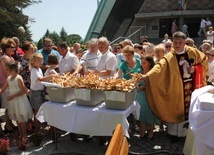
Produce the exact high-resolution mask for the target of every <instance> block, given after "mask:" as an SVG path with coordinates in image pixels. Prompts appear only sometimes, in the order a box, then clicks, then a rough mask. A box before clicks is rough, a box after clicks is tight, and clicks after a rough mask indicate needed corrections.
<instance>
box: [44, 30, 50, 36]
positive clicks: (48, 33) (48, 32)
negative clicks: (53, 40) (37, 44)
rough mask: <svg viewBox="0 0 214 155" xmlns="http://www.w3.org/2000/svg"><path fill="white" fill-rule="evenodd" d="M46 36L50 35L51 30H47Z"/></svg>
mask: <svg viewBox="0 0 214 155" xmlns="http://www.w3.org/2000/svg"><path fill="white" fill-rule="evenodd" d="M44 37H50V31H49V30H48V29H47V31H46V32H45V36H44Z"/></svg>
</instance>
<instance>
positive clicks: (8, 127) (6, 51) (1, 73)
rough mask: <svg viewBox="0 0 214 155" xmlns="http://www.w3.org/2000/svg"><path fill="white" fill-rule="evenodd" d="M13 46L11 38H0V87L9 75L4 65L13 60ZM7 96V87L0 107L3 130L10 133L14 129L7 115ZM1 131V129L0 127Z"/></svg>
mask: <svg viewBox="0 0 214 155" xmlns="http://www.w3.org/2000/svg"><path fill="white" fill-rule="evenodd" d="M15 46H16V43H15V42H14V40H13V39H12V38H3V39H2V40H1V49H2V52H3V55H2V56H1V58H0V63H1V65H0V79H1V80H0V87H2V86H3V84H4V83H5V81H6V79H7V77H8V76H9V71H8V68H7V66H6V64H7V63H9V62H15V60H14V59H13V57H12V55H13V54H14V52H15ZM7 96H9V90H8V88H7V89H6V90H5V92H4V93H3V94H2V95H1V107H2V108H3V109H5V122H6V124H5V127H4V130H5V132H7V133H12V132H13V129H15V125H14V124H13V123H12V121H11V120H10V119H9V116H8V100H7ZM0 131H1V129H0Z"/></svg>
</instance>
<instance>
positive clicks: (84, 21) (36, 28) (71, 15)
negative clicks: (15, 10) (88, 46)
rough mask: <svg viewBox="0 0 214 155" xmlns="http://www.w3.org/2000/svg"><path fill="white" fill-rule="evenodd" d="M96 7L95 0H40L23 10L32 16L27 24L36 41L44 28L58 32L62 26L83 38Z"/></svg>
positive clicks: (42, 33)
mask: <svg viewBox="0 0 214 155" xmlns="http://www.w3.org/2000/svg"><path fill="white" fill-rule="evenodd" d="M96 9H97V0H60V1H59V0H42V3H39V4H34V5H31V6H29V7H28V8H26V9H25V10H23V13H24V14H25V15H28V16H29V17H30V18H34V20H35V21H36V22H35V23H32V24H29V26H30V30H31V31H32V34H33V36H32V39H33V41H38V40H39V39H40V38H41V37H43V35H44V34H45V32H46V30H47V29H49V31H50V32H53V31H56V32H57V33H58V34H59V32H60V31H61V29H62V27H64V29H65V31H66V32H67V33H68V34H79V35H80V36H81V37H82V38H83V39H84V38H85V35H86V33H87V31H88V28H89V26H90V24H91V22H92V19H93V17H94V14H95V12H96Z"/></svg>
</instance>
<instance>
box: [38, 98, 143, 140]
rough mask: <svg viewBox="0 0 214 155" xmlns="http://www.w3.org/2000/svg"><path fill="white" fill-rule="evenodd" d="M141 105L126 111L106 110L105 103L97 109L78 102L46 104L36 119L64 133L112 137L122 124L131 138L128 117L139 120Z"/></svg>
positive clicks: (132, 106) (133, 106)
mask: <svg viewBox="0 0 214 155" xmlns="http://www.w3.org/2000/svg"><path fill="white" fill-rule="evenodd" d="M139 112H140V105H139V104H138V103H137V102H136V101H134V102H133V104H132V105H131V106H130V107H129V108H128V109H126V110H113V109H106V108H105V103H104V102H103V103H101V104H99V105H97V106H95V107H87V106H80V105H77V104H76V101H71V102H69V103H66V104H61V103H54V102H50V101H49V102H45V103H44V104H42V106H41V107H40V109H39V111H38V113H37V115H36V117H37V119H38V120H39V121H40V122H47V123H48V124H49V125H51V126H54V127H56V128H59V129H61V130H64V131H68V132H73V133H78V134H85V135H94V136H111V135H112V132H113V130H114V129H115V127H116V125H117V124H119V123H120V124H122V127H123V129H124V132H125V135H126V136H127V137H129V134H128V128H129V123H128V121H127V117H128V116H129V114H130V113H133V114H134V116H135V117H136V118H139Z"/></svg>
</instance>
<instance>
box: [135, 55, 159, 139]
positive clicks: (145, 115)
mask: <svg viewBox="0 0 214 155" xmlns="http://www.w3.org/2000/svg"><path fill="white" fill-rule="evenodd" d="M154 65H155V62H154V60H153V57H151V56H146V57H142V58H141V66H142V74H146V73H147V72H149V70H150V69H152V67H153V66H154ZM145 88H146V82H145V81H140V83H139V88H138V93H137V96H136V100H137V101H138V103H139V104H140V106H141V109H140V118H139V120H140V122H141V135H140V138H141V139H145V138H146V140H147V141H151V140H152V139H153V136H154V133H153V130H154V124H155V123H157V122H158V118H157V116H156V115H155V114H154V113H153V112H152V110H151V109H150V107H149V104H148V101H147V99H146V92H145ZM146 123H148V124H149V131H148V132H147V134H148V136H147V137H146V134H145V132H146V130H147V127H146Z"/></svg>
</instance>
